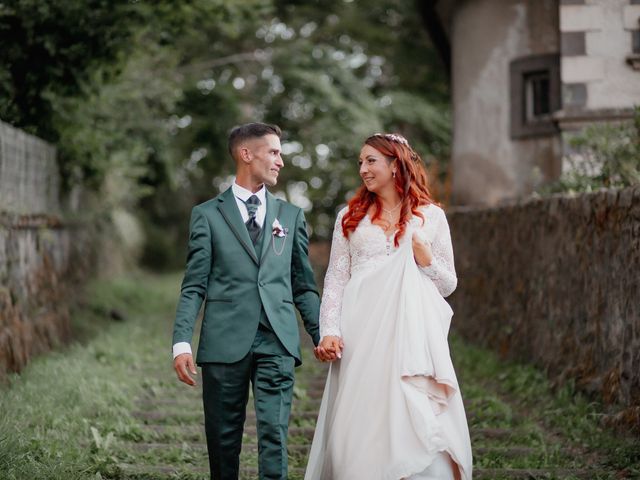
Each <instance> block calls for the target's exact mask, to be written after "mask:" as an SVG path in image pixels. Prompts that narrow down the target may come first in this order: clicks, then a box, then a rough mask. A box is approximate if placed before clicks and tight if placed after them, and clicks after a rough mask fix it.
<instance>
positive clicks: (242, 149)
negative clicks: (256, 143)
mask: <svg viewBox="0 0 640 480" xmlns="http://www.w3.org/2000/svg"><path fill="white" fill-rule="evenodd" d="M238 157H239V158H240V160H241V161H242V162H243V163H250V162H251V158H252V157H253V155H251V150H249V148H247V147H246V146H243V145H241V146H239V147H238Z"/></svg>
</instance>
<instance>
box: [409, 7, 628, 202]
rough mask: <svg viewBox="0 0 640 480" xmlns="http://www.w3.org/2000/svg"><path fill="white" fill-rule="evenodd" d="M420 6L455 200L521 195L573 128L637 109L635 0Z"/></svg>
mask: <svg viewBox="0 0 640 480" xmlns="http://www.w3.org/2000/svg"><path fill="white" fill-rule="evenodd" d="M421 3H422V5H421V13H422V17H423V20H424V22H425V24H426V26H427V29H428V30H429V33H430V35H431V38H432V39H433V41H434V44H435V45H436V47H437V48H438V50H439V52H440V55H441V57H442V59H443V60H444V62H445V64H447V65H448V66H449V67H450V72H451V87H452V88H451V91H452V105H453V131H454V140H453V148H452V176H453V178H452V202H453V203H454V204H489V205H491V204H496V203H498V202H500V201H502V200H506V199H512V198H518V197H522V196H526V195H527V194H529V193H531V191H532V190H533V189H534V188H535V187H536V186H537V185H539V184H540V183H542V182H545V181H548V180H552V179H555V178H557V177H558V176H559V175H560V173H561V171H562V158H563V155H564V154H566V153H567V152H568V149H569V145H568V142H567V139H568V138H569V137H570V136H571V132H575V131H576V130H578V129H580V128H581V127H583V126H584V125H586V124H590V123H593V122H602V121H621V120H625V119H629V118H631V117H632V115H633V107H634V106H635V105H640V22H639V20H640V0H429V1H424V2H421Z"/></svg>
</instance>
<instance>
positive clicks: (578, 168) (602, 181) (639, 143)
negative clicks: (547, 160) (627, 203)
mask: <svg viewBox="0 0 640 480" xmlns="http://www.w3.org/2000/svg"><path fill="white" fill-rule="evenodd" d="M569 144H570V146H571V147H572V148H573V149H574V152H573V153H570V154H569V155H567V156H566V157H565V159H564V160H565V161H566V162H567V164H568V167H569V168H567V169H566V171H565V172H564V173H563V174H562V176H561V177H560V178H559V179H558V180H557V181H556V182H554V183H552V184H549V185H546V186H543V187H542V188H541V189H540V191H539V193H542V194H548V193H556V192H590V191H593V190H598V189H599V188H624V187H627V186H630V185H638V184H640V107H636V109H635V114H634V119H633V121H632V122H628V123H623V124H614V123H604V124H596V125H591V126H589V127H587V128H585V129H584V130H583V131H582V132H580V133H579V134H577V135H576V136H575V137H573V138H571V140H570V141H569Z"/></svg>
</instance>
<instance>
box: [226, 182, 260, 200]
mask: <svg viewBox="0 0 640 480" xmlns="http://www.w3.org/2000/svg"><path fill="white" fill-rule="evenodd" d="M231 188H232V189H233V194H234V195H235V196H236V197H238V198H239V199H240V200H242V201H243V202H246V201H247V200H249V197H250V196H251V195H255V196H257V197H258V198H259V199H260V204H261V205H266V203H265V202H266V199H267V189H266V188H265V186H264V185H262V188H261V189H260V190H258V191H257V192H256V193H253V192H252V191H251V190H247V189H246V188H244V187H241V186H240V185H238V184H237V183H236V181H235V180H233V184H232V185H231Z"/></svg>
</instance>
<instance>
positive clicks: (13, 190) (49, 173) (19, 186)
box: [0, 122, 91, 378]
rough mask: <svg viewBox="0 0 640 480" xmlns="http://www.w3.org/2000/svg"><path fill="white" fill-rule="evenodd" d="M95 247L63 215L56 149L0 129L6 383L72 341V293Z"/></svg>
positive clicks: (1, 342)
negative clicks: (40, 356) (33, 360)
mask: <svg viewBox="0 0 640 480" xmlns="http://www.w3.org/2000/svg"><path fill="white" fill-rule="evenodd" d="M90 246H91V242H90V239H89V233H88V231H87V229H86V228H81V227H80V226H79V225H74V224H73V223H71V222H68V221H65V220H63V219H62V217H61V216H60V203H59V175H58V168H57V164H56V154H55V149H54V148H53V147H52V146H50V145H48V144H47V143H45V142H43V141H42V140H40V139H38V138H36V137H33V136H31V135H28V134H26V133H24V132H22V131H20V130H18V129H15V128H13V127H11V126H9V125H7V124H4V123H2V122H0V378H1V377H2V376H3V375H4V374H5V373H6V372H10V371H13V372H18V371H20V370H21V369H22V368H23V367H24V366H25V365H26V364H27V363H28V361H29V359H31V358H32V357H33V356H34V355H36V354H38V353H41V352H44V351H47V350H49V349H50V348H52V347H53V346H55V345H59V344H61V343H63V342H65V341H66V340H67V339H68V338H69V335H70V331H69V301H68V299H69V292H70V287H71V286H72V285H73V282H74V280H78V279H79V278H81V277H82V276H83V275H84V273H85V272H86V271H87V270H88V268H89V265H90V264H91V254H90V253H91V248H90Z"/></svg>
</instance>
